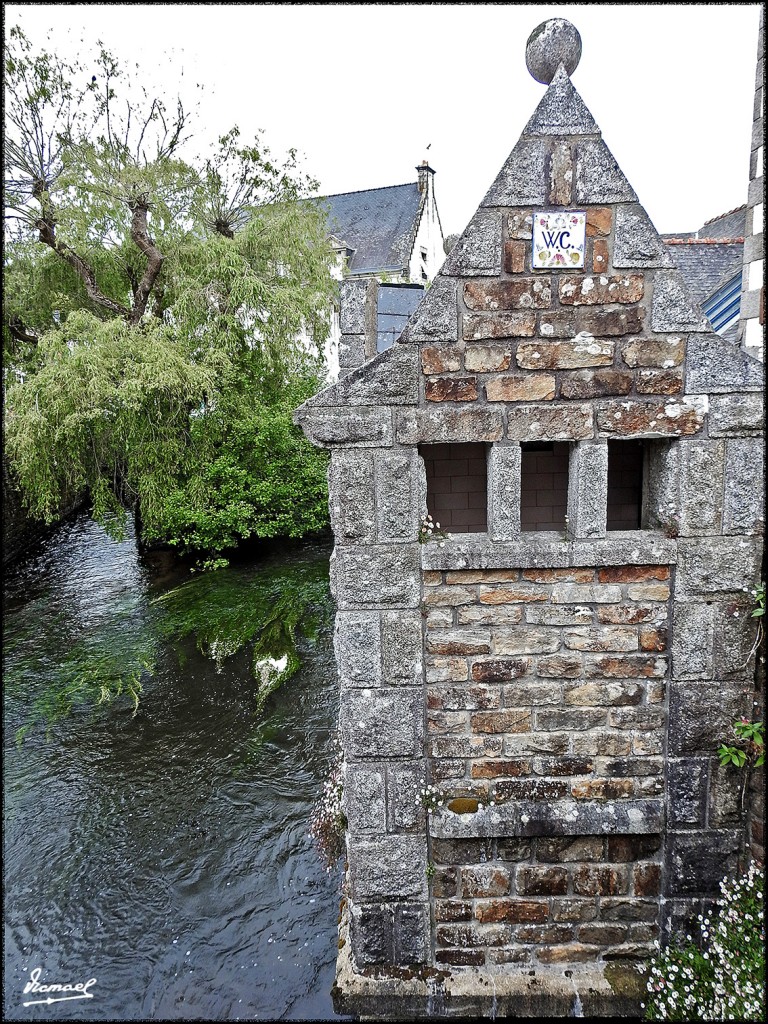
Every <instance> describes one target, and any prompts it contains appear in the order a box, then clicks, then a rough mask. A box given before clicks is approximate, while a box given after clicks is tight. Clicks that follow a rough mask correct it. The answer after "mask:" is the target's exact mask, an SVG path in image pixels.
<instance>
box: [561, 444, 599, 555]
mask: <svg viewBox="0 0 768 1024" xmlns="http://www.w3.org/2000/svg"><path fill="white" fill-rule="evenodd" d="M607 509H608V442H607V441H587V442H585V441H578V442H576V443H574V444H571V450H570V456H569V459H568V535H569V537H570V538H572V539H574V540H586V539H587V538H590V537H592V538H597V537H605V535H606V522H607Z"/></svg>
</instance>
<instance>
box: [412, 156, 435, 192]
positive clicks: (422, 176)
mask: <svg viewBox="0 0 768 1024" xmlns="http://www.w3.org/2000/svg"><path fill="white" fill-rule="evenodd" d="M416 170H417V171H418V172H419V192H420V193H421V195H424V193H425V192H427V191H428V186H429V175H430V174H434V173H435V172H434V169H433V168H432V167H430V166H429V163H428V162H427V161H426V160H422V161H421V163H420V164H419V165H418V167H417V168H416Z"/></svg>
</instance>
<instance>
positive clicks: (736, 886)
mask: <svg viewBox="0 0 768 1024" xmlns="http://www.w3.org/2000/svg"><path fill="white" fill-rule="evenodd" d="M764 883H765V873H764V871H763V869H762V868H757V867H755V865H754V864H753V865H751V866H750V868H749V871H748V872H747V874H746V875H743V876H742V877H741V878H737V879H724V880H723V881H722V882H721V883H720V892H721V896H720V899H719V900H718V902H717V907H716V910H715V913H714V915H713V919H712V920H710V918H709V917H704V918H702V917H699V921H700V923H701V944H700V945H697V944H696V943H694V942H693V940H692V938H691V936H690V935H686V936H685V940H684V941H683V940H682V937H681V936H678V937H677V940H676V941H673V942H672V943H670V945H669V946H667V948H666V949H663V950H662V951H661V952H660V953H659V954H658V955H657V956H656V957H655V958H654V960H653V961H652V962H651V965H650V975H649V979H648V993H649V995H650V1001H649V1002H648V1004H647V1007H646V1011H645V1019H646V1020H684V1021H695V1020H740V1021H762V1020H764V1019H765V915H764V909H763V891H764V889H763V886H764Z"/></svg>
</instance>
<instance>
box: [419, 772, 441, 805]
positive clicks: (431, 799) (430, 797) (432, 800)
mask: <svg viewBox="0 0 768 1024" xmlns="http://www.w3.org/2000/svg"><path fill="white" fill-rule="evenodd" d="M421 781H422V788H421V789H420V790H419V795H418V796H417V797H416V803H417V804H421V806H422V807H425V808H426V809H427V810H428V811H434V810H437V808H438V807H442V806H443V794H442V793H441V792H440V790H439V789H438V788H437V787H436V786H425V785H423V782H424V780H423V779H422V780H421Z"/></svg>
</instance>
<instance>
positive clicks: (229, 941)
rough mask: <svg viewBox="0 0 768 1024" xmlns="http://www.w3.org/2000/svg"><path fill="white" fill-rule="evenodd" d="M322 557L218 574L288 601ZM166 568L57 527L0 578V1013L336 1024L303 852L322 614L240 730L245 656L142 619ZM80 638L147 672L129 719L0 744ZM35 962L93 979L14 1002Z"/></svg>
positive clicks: (321, 731) (305, 553)
mask: <svg viewBox="0 0 768 1024" xmlns="http://www.w3.org/2000/svg"><path fill="white" fill-rule="evenodd" d="M328 556H329V550H328V549H327V548H323V547H315V548H307V549H303V550H302V551H301V552H300V553H297V552H292V553H290V554H283V555H281V556H277V555H273V556H270V558H269V559H267V560H266V561H262V562H261V563H259V564H256V563H254V564H253V565H252V566H251V567H249V568H248V567H245V566H239V567H237V568H236V569H234V570H232V572H233V573H235V574H240V576H241V579H242V584H243V587H246V586H250V587H253V588H254V590H253V592H254V594H257V593H258V589H259V588H258V580H259V578H260V574H261V578H263V579H264V580H265V581H269V582H268V586H270V587H274V585H275V584H274V580H275V579H276V578H279V579H281V580H282V581H283V582H282V583H281V584H280V585H281V586H282V587H284V588H285V589H286V590H288V589H289V588H295V589H296V590H297V591H300V590H304V591H305V590H306V589H307V587H308V586H310V583H311V581H312V580H317V579H318V578H320V579H326V580H327V565H328ZM179 572H180V570H178V568H176V567H174V566H173V565H172V564H170V563H168V562H163V559H162V558H158V557H155V558H154V559H153V560H148V559H145V560H143V561H140V560H139V559H138V558H137V556H136V552H135V548H134V545H133V542H132V540H131V539H130V538H129V539H128V540H126V541H125V542H122V543H115V542H113V541H110V540H109V539H108V538H107V537H106V536H105V535H104V534H103V532H102V531H101V530H100V529H99V528H98V527H96V526H94V525H93V524H91V523H89V522H88V521H87V520H85V519H78V520H76V521H74V522H73V523H71V524H68V525H66V526H65V527H63V528H62V529H61V530H60V531H59V532H58V533H57V534H56V535H55V536H54V537H52V538H51V539H50V540H49V541H48V542H46V544H45V546H44V547H43V548H42V549H41V550H40V552H39V553H38V554H36V555H35V556H34V557H32V558H30V559H29V560H27V561H26V562H25V563H24V564H22V565H21V566H19V567H17V568H16V569H15V570H13V571H12V573H10V574H9V575H8V579H7V580H6V587H5V616H4V634H5V635H4V640H5V644H4V712H5V723H4V755H5V794H6V795H5V831H4V850H5V878H6V892H5V951H6V953H5V955H6V962H5V992H4V1003H5V1016H6V1018H10V1019H14V1020H139V1019H172V1020H200V1019H203V1020H240V1019H243V1020H245V1019H249V1020H252V1019H262V1020H276V1019H305V1020H323V1019H336V1018H335V1015H334V1013H333V1008H332V1005H331V998H330V987H331V984H332V982H333V972H334V965H335V955H336V920H337V915H338V901H339V877H338V875H337V874H334V875H332V876H330V877H329V876H327V875H326V873H325V871H324V870H323V867H322V864H321V862H320V860H319V858H318V857H317V854H316V852H315V850H314V848H313V847H312V844H311V841H310V839H309V836H308V821H309V817H310V813H311V808H312V805H313V803H314V802H315V800H316V799H317V797H318V796H319V795H320V792H321V790H322V784H323V780H324V777H325V773H326V770H327V767H328V765H329V763H330V760H331V757H332V749H331V740H332V738H333V735H334V733H335V723H336V714H337V707H338V696H337V685H336V674H335V668H334V662H333V648H332V637H331V628H330V619H329V617H328V616H327V615H326V616H319V617H318V616H315V619H316V621H315V632H314V634H313V636H314V639H306V638H305V639H302V638H301V636H300V635H299V637H298V639H297V648H298V653H299V656H300V658H301V661H302V664H301V667H300V668H299V670H298V672H297V673H296V674H295V675H294V676H293V677H292V678H290V679H289V680H288V681H287V682H285V683H284V684H283V686H282V688H281V689H279V690H277V692H276V693H274V694H272V696H271V697H269V699H268V700H267V702H266V706H265V709H264V712H263V713H262V714H260V715H259V714H258V705H259V698H258V694H257V692H256V686H255V683H254V678H253V675H252V672H251V667H252V666H251V656H252V655H251V651H250V649H248V648H245V649H243V650H242V651H240V653H238V654H237V655H235V656H234V657H231V658H228V659H226V660H223V661H221V662H220V663H219V664H216V663H215V662H214V661H212V660H210V659H208V658H205V657H204V656H203V654H202V653H201V651H200V650H199V646H203V647H204V646H205V645H204V643H202V644H201V643H200V638H199V637H197V639H196V638H195V637H194V636H191V637H190V638H188V639H187V640H179V639H178V636H176V637H175V639H174V638H173V637H167V638H166V637H162V636H160V635H158V630H157V628H156V627H157V623H158V622H159V619H158V618H157V616H156V610H153V609H156V608H157V603H155V604H153V603H152V602H153V600H154V599H155V598H157V597H158V596H159V595H161V594H164V593H166V592H167V591H168V590H169V589H170V588H171V587H174V586H178V585H179V583H181V582H182V578H181V577H180V575H179ZM276 573H277V574H278V575H277V576H276V575H275V574H276ZM227 579H228V580H229V583H231V580H232V577H222V580H224V581H225V582H226V581H227ZM227 585H229V584H227ZM265 585H267V584H266V583H265ZM204 586H205V587H211V586H212V584H211V582H210V581H206V583H205V584H204ZM323 586H325V584H323ZM209 599H210V600H211V601H213V600H214V596H213V595H212V594H209ZM313 603H314V605H316V604H317V593H313ZM315 611H317V608H316V607H315ZM100 630H103V631H104V632H103V637H106V642H107V643H108V644H109V646H110V650H111V653H112V654H114V653H115V652H118V653H119V652H121V651H122V650H126V651H128V652H130V651H131V650H135V649H139V648H142V649H143V648H144V647H146V648H147V651H149V653H151V655H152V664H153V671H152V673H151V675H148V676H147V675H145V677H144V690H143V693H142V696H141V702H140V704H139V709H138V712H137V713H136V714H135V715H134V714H133V707H132V704H131V702H130V700H127V699H125V698H120V699H119V700H117V701H115V702H114V703H112V704H111V705H109V706H106V707H102V708H100V709H98V710H97V711H95V712H94V711H92V710H90V709H89V708H86V707H84V706H82V707H75V709H74V711H73V712H72V714H71V715H69V716H68V717H66V718H63V719H61V720H60V721H58V722H57V723H56V724H55V725H53V726H52V728H51V735H50V738H49V739H46V735H45V730H44V729H39V728H35V729H31V730H30V731H29V733H28V734H27V736H26V738H25V740H24V743H23V744H22V745H21V746H17V744H16V741H15V733H16V730H17V729H18V728H19V727H20V726H22V725H24V724H25V722H27V721H28V720H29V717H30V714H31V711H32V708H33V706H34V704H35V701H37V700H39V699H40V697H41V695H42V694H43V693H44V692H45V691H46V688H49V687H50V685H51V682H52V681H54V680H56V679H58V678H59V675H60V670H61V664H62V662H63V661H64V660H65V657H66V655H67V652H70V651H71V650H72V649H73V648H74V647H75V646H76V645H78V644H80V645H82V644H83V643H87V644H92V645H93V646H94V649H95V648H96V647H97V646H98V637H99V635H100V634H99V631H100ZM174 644H176V645H177V646H178V648H179V649H178V650H176V649H174ZM150 648H151V650H150ZM179 654H181V656H182V657H181V665H182V667H181V668H180V667H179V666H180V659H179ZM126 656H129V655H126ZM36 967H41V968H42V973H41V978H40V981H41V983H45V982H46V981H47V982H48V983H50V982H58V983H60V984H66V983H69V984H76V983H82V982H85V981H87V980H88V979H89V978H93V977H95V978H96V983H95V985H93V986H92V987H91V988H90V989H89V991H90V992H91V993H92V994H93V998H92V999H90V1000H72V1001H68V1002H62V1003H58V1004H56V1005H54V1006H47V1005H33V1006H29V1007H24V1006H23V1005H22V1004H23V1002H24V1001H25V1000H30V999H34V998H36V997H35V995H29V994H28V995H26V996H25V995H23V989H24V984H25V982H27V981H28V980H29V973H30V971H31V970H33V969H34V968H36ZM37 998H39V996H37Z"/></svg>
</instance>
